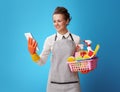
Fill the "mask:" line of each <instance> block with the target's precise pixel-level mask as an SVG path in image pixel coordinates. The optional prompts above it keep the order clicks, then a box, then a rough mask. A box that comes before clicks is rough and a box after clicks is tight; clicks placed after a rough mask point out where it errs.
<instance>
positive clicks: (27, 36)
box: [24, 32, 39, 51]
mask: <svg viewBox="0 0 120 92" xmlns="http://www.w3.org/2000/svg"><path fill="white" fill-rule="evenodd" d="M24 35H25V37H26V39H27V40H28V38H29V37H30V38H33V36H32V34H31V33H30V32H28V33H25V34H24ZM33 39H34V38H33ZM36 50H37V51H39V48H38V46H37V47H36Z"/></svg>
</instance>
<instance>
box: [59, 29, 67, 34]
mask: <svg viewBox="0 0 120 92" xmlns="http://www.w3.org/2000/svg"><path fill="white" fill-rule="evenodd" d="M67 32H68V30H67V29H65V30H61V31H58V33H59V34H61V35H64V34H66V33H67Z"/></svg>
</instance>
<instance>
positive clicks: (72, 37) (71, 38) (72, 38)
mask: <svg viewBox="0 0 120 92" xmlns="http://www.w3.org/2000/svg"><path fill="white" fill-rule="evenodd" d="M69 36H70V37H71V40H72V41H74V39H73V37H72V35H71V33H70V34H69ZM69 36H68V37H69ZM68 37H67V38H68ZM56 40H57V34H56V35H55V41H56Z"/></svg>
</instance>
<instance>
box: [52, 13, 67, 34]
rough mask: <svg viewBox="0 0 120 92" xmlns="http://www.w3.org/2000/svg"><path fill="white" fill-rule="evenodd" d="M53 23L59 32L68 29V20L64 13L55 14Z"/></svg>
mask: <svg viewBox="0 0 120 92" xmlns="http://www.w3.org/2000/svg"><path fill="white" fill-rule="evenodd" d="M53 24H54V27H55V28H56V30H57V31H58V32H63V31H64V30H66V26H67V24H68V20H65V18H64V15H63V14H54V15H53Z"/></svg>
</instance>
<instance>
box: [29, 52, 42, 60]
mask: <svg viewBox="0 0 120 92" xmlns="http://www.w3.org/2000/svg"><path fill="white" fill-rule="evenodd" d="M31 57H32V60H33V61H34V62H38V61H39V60H40V56H39V55H38V54H37V53H34V54H31Z"/></svg>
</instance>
